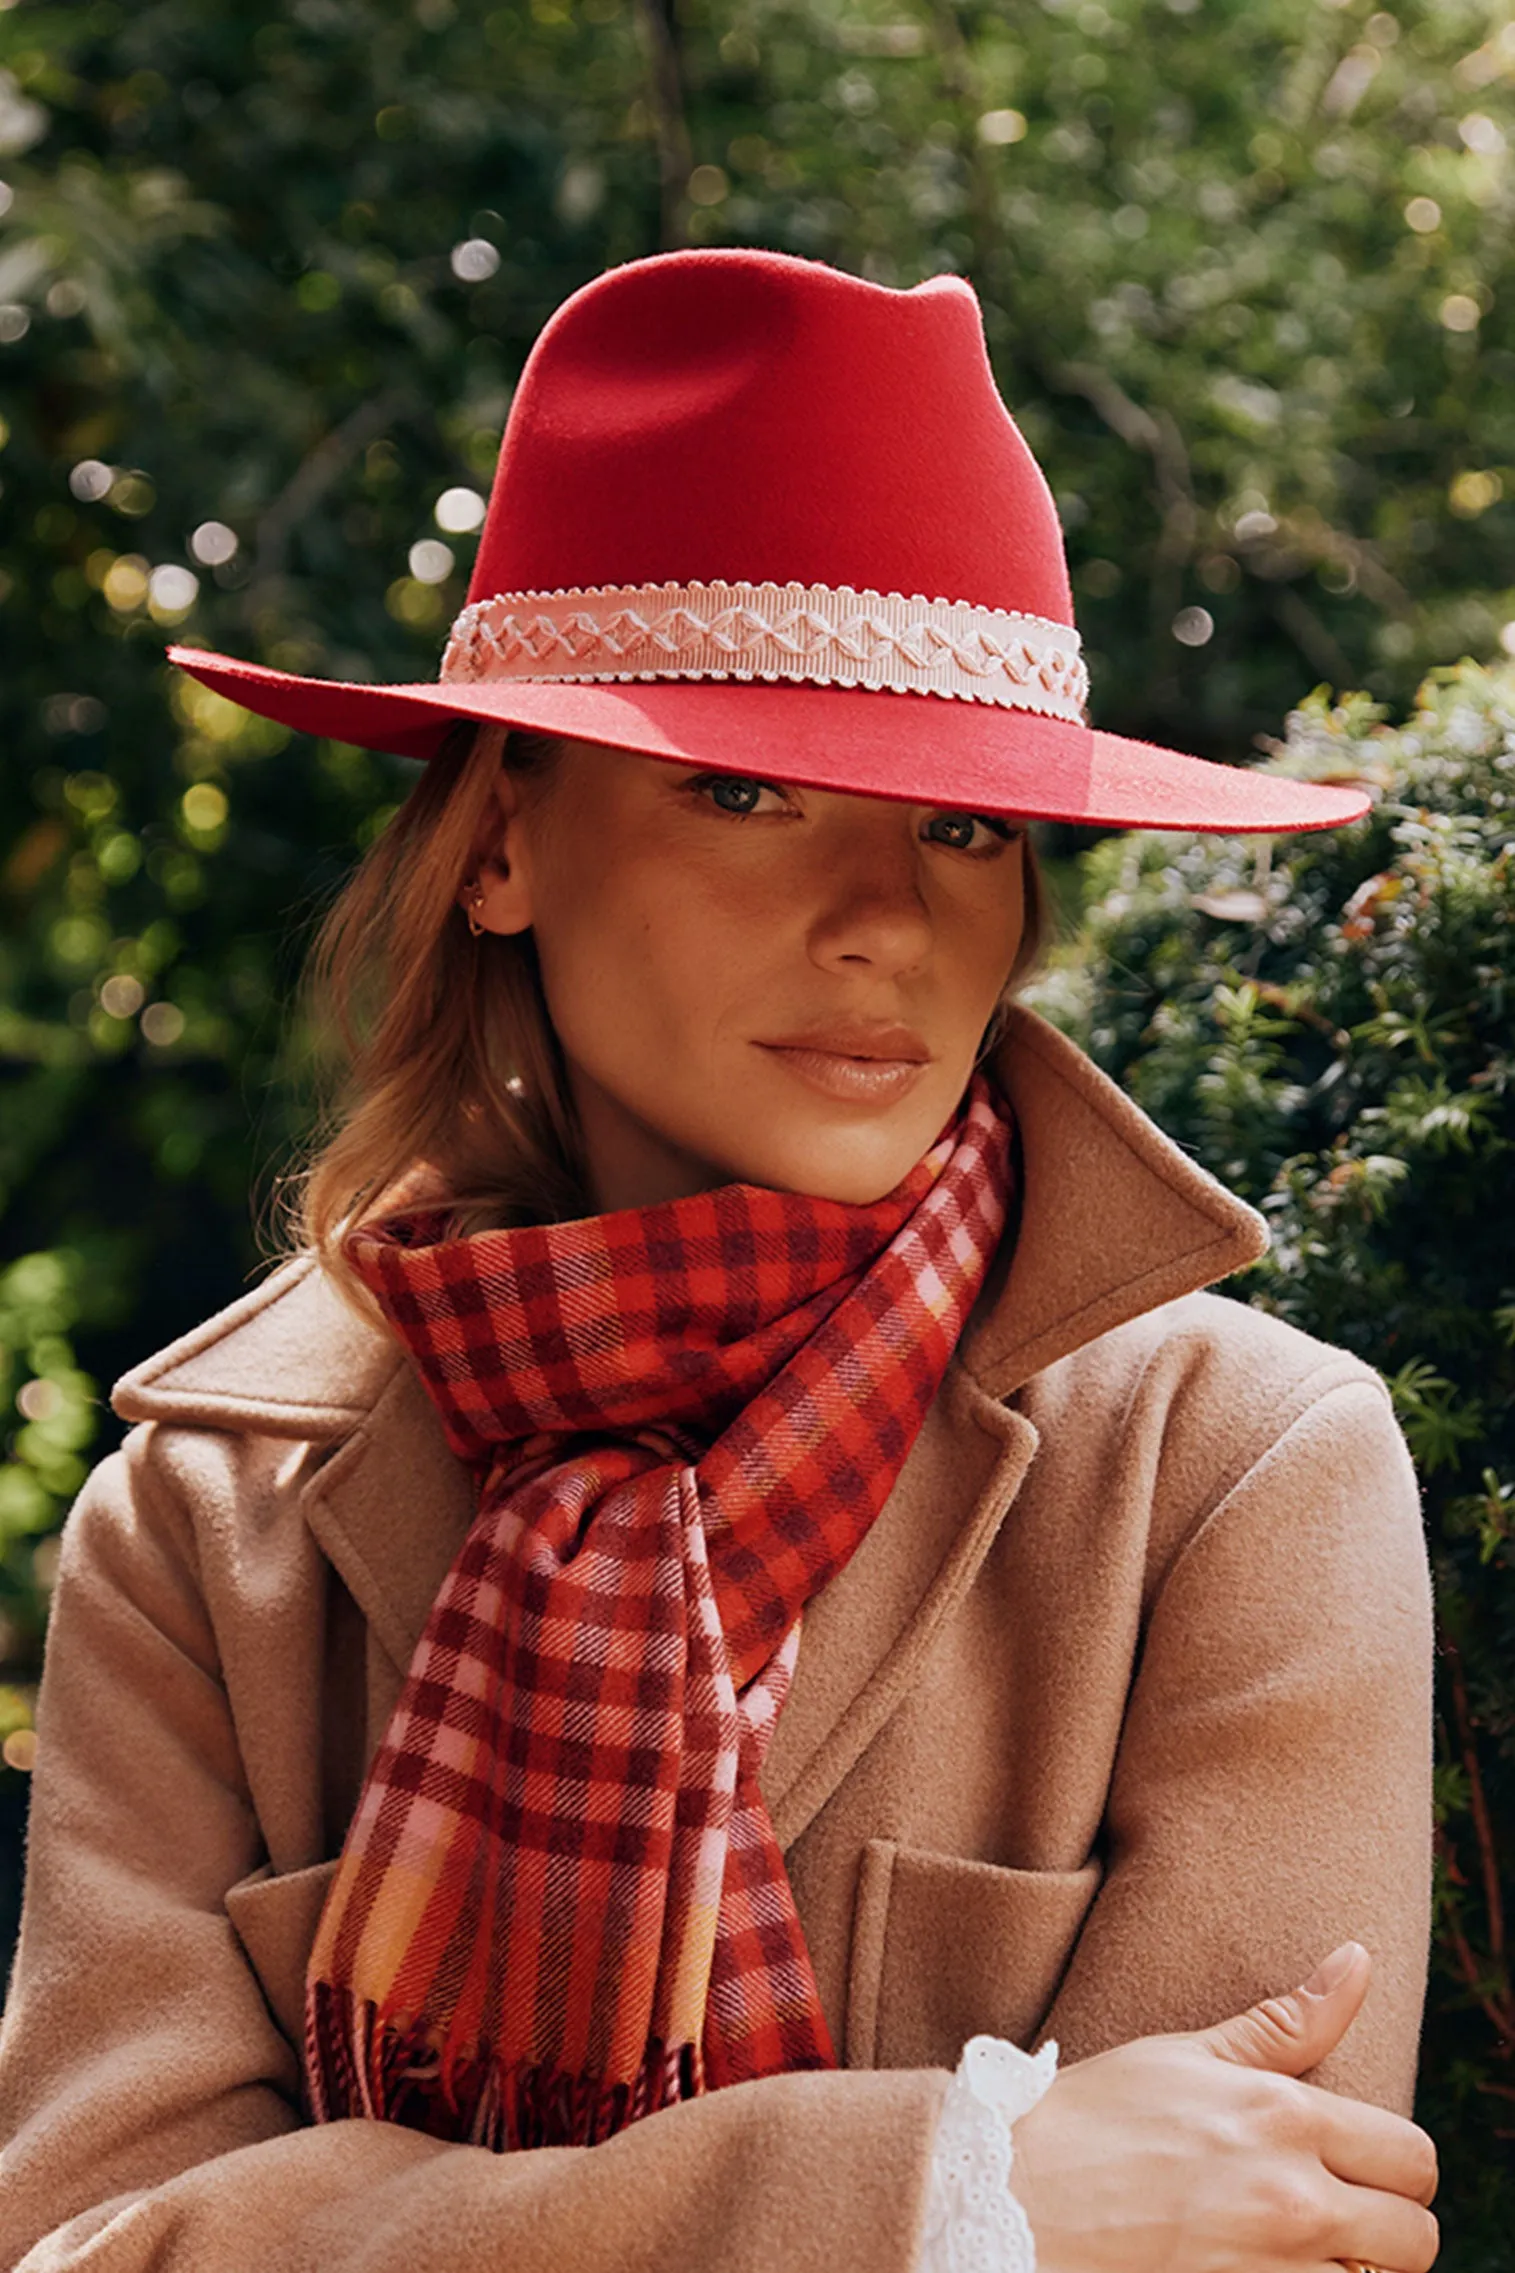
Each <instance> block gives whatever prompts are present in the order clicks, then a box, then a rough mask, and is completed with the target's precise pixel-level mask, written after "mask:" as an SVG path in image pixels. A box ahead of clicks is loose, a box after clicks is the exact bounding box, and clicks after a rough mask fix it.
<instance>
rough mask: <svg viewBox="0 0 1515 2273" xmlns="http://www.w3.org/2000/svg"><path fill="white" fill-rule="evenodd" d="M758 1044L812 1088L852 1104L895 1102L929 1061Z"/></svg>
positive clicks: (913, 1083)
mask: <svg viewBox="0 0 1515 2273" xmlns="http://www.w3.org/2000/svg"><path fill="white" fill-rule="evenodd" d="M757 1046H758V1048H759V1049H760V1050H766V1051H767V1052H768V1054H769V1056H770V1057H774V1058H777V1059H778V1060H779V1061H780V1063H781V1064H783V1065H786V1066H787V1067H788V1068H789V1071H790V1072H791V1073H793V1074H797V1075H798V1076H799V1078H800V1080H801V1081H804V1082H808V1083H809V1085H810V1087H811V1088H812V1089H819V1090H820V1091H821V1092H822V1094H823V1095H825V1096H827V1097H842V1098H845V1099H847V1100H848V1101H849V1102H852V1103H857V1102H862V1103H868V1104H878V1105H887V1104H892V1103H893V1101H894V1100H895V1098H897V1097H903V1096H904V1094H905V1092H906V1090H907V1089H911V1088H913V1087H914V1085H915V1083H916V1082H917V1080H918V1079H919V1078H920V1076H921V1075H922V1074H923V1073H924V1072H925V1070H926V1063H927V1061H925V1060H923V1059H920V1058H853V1057H844V1056H842V1054H841V1053H840V1052H839V1051H836V1050H815V1049H802V1048H798V1047H795V1046H793V1045H789V1044H784V1043H779V1042H759V1044H758V1045H757Z"/></svg>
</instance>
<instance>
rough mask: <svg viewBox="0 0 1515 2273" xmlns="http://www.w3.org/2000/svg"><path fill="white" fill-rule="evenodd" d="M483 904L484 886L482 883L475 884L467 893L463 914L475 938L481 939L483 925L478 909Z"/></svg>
mask: <svg viewBox="0 0 1515 2273" xmlns="http://www.w3.org/2000/svg"><path fill="white" fill-rule="evenodd" d="M483 905H484V887H483V885H482V884H475V886H474V888H473V890H472V892H471V893H470V894H469V897H468V905H467V907H466V908H465V909H464V910H463V913H464V915H466V916H467V918H468V928H469V930H470V931H471V932H472V933H473V935H474V938H475V939H482V938H483V936H484V926H483V924H481V923H480V921H479V910H480V908H482V907H483Z"/></svg>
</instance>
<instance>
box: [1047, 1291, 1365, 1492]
mask: <svg viewBox="0 0 1515 2273" xmlns="http://www.w3.org/2000/svg"><path fill="white" fill-rule="evenodd" d="M1021 1401H1022V1404H1023V1409H1024V1410H1025V1411H1026V1412H1027V1415H1028V1417H1029V1418H1031V1419H1032V1420H1033V1421H1035V1422H1036V1424H1037V1426H1038V1427H1039V1429H1041V1430H1042V1432H1043V1435H1044V1436H1046V1437H1052V1438H1055V1437H1056V1436H1057V1435H1058V1434H1059V1433H1062V1432H1064V1431H1066V1430H1068V1429H1069V1428H1073V1429H1076V1431H1077V1433H1078V1434H1079V1435H1080V1436H1081V1437H1084V1438H1087V1437H1088V1436H1089V1434H1091V1433H1093V1434H1096V1435H1099V1434H1104V1435H1107V1436H1108V1438H1109V1440H1110V1443H1111V1447H1112V1452H1113V1451H1114V1449H1115V1448H1116V1446H1117V1445H1118V1444H1123V1445H1129V1443H1130V1442H1131V1440H1132V1439H1133V1437H1135V1436H1141V1435H1149V1436H1150V1440H1151V1442H1152V1443H1153V1445H1154V1447H1155V1448H1158V1449H1159V1450H1160V1457H1161V1458H1162V1460H1163V1461H1165V1462H1167V1463H1170V1464H1171V1463H1172V1462H1174V1461H1175V1460H1176V1461H1179V1462H1181V1463H1183V1464H1185V1465H1193V1466H1195V1467H1196V1468H1200V1469H1213V1470H1214V1472H1215V1474H1216V1475H1217V1476H1220V1475H1223V1474H1227V1473H1229V1474H1232V1475H1235V1474H1239V1473H1241V1472H1243V1471H1244V1470H1245V1469H1246V1468H1248V1467H1250V1466H1252V1465H1254V1464H1255V1463H1256V1462H1257V1461H1258V1460H1260V1459H1262V1458H1264V1457H1265V1456H1266V1455H1267V1454H1268V1452H1269V1450H1270V1449H1271V1447H1273V1446H1274V1445H1276V1444H1277V1443H1279V1442H1280V1441H1281V1439H1283V1438H1284V1437H1285V1436H1287V1435H1288V1434H1289V1432H1290V1431H1291V1430H1292V1429H1294V1428H1295V1427H1296V1426H1299V1425H1301V1424H1303V1423H1307V1422H1308V1420H1309V1419H1310V1417H1311V1416H1315V1418H1316V1419H1320V1418H1322V1417H1324V1418H1325V1419H1327V1420H1328V1421H1329V1422H1330V1424H1331V1426H1332V1428H1333V1429H1334V1430H1335V1431H1336V1432H1337V1433H1338V1434H1340V1435H1343V1436H1350V1437H1353V1438H1354V1439H1361V1441H1362V1442H1363V1444H1364V1445H1365V1446H1374V1447H1376V1449H1377V1450H1378V1451H1379V1452H1380V1453H1381V1455H1382V1456H1383V1457H1385V1458H1386V1459H1388V1460H1390V1461H1393V1462H1394V1463H1396V1464H1398V1463H1399V1462H1400V1460H1401V1459H1402V1438H1401V1437H1400V1433H1399V1429H1398V1426H1397V1423H1396V1422H1395V1420H1394V1416H1393V1408H1392V1405H1391V1403H1390V1399H1389V1394H1388V1389H1387V1386H1386V1384H1385V1382H1384V1381H1383V1378H1382V1376H1381V1375H1380V1374H1378V1373H1376V1372H1375V1371H1374V1369H1373V1367H1372V1366H1370V1365H1369V1364H1367V1363H1366V1361H1365V1360H1364V1359H1362V1358H1360V1357H1358V1356H1356V1355H1355V1354H1354V1353H1353V1352H1352V1351H1350V1350H1346V1349H1340V1348H1338V1347H1337V1346H1336V1345H1335V1344H1333V1343H1331V1342H1326V1341H1322V1340H1321V1339H1320V1338H1319V1337H1318V1336H1316V1335H1314V1334H1310V1333H1307V1332H1305V1331H1304V1330H1303V1329H1302V1328H1300V1327H1298V1326H1295V1325H1292V1324H1290V1323H1289V1322H1288V1321H1287V1320H1286V1319H1283V1318H1278V1317H1275V1316H1273V1315H1272V1314H1271V1313H1269V1312H1267V1311H1264V1310H1260V1309H1257V1308H1255V1307H1254V1306H1252V1305H1251V1304H1248V1303H1245V1302H1241V1301H1238V1300H1236V1299H1235V1298H1234V1297H1232V1296H1229V1295H1222V1294H1215V1293H1210V1292H1203V1293H1197V1294H1188V1295H1184V1296H1182V1297H1181V1298H1180V1299H1179V1300H1178V1301H1176V1302H1167V1303H1162V1304H1159V1305H1157V1306H1156V1307H1155V1308H1153V1309H1151V1310H1148V1311H1145V1312H1144V1313H1143V1314H1142V1315H1141V1316H1140V1317H1137V1318H1133V1319H1131V1320H1129V1321H1128V1322H1127V1323H1126V1324H1125V1325H1122V1326H1118V1327H1115V1328H1113V1329H1112V1330H1111V1331H1110V1332H1108V1333H1105V1334H1101V1335H1099V1336H1097V1337H1096V1338H1095V1339H1094V1340H1092V1341H1090V1342H1088V1343H1086V1344H1085V1345H1084V1346H1083V1347H1082V1348H1081V1349H1078V1350H1075V1351H1073V1352H1072V1353H1071V1354H1070V1355H1069V1356H1067V1357H1065V1358H1062V1359H1059V1360H1058V1361H1057V1362H1056V1363H1055V1364H1054V1365H1051V1366H1049V1367H1048V1368H1047V1369H1046V1371H1045V1372H1044V1373H1042V1374H1039V1375H1038V1376H1036V1378H1035V1379H1034V1380H1033V1381H1031V1382H1028V1383H1027V1384H1026V1387H1025V1389H1024V1391H1023V1392H1022V1393H1021Z"/></svg>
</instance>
